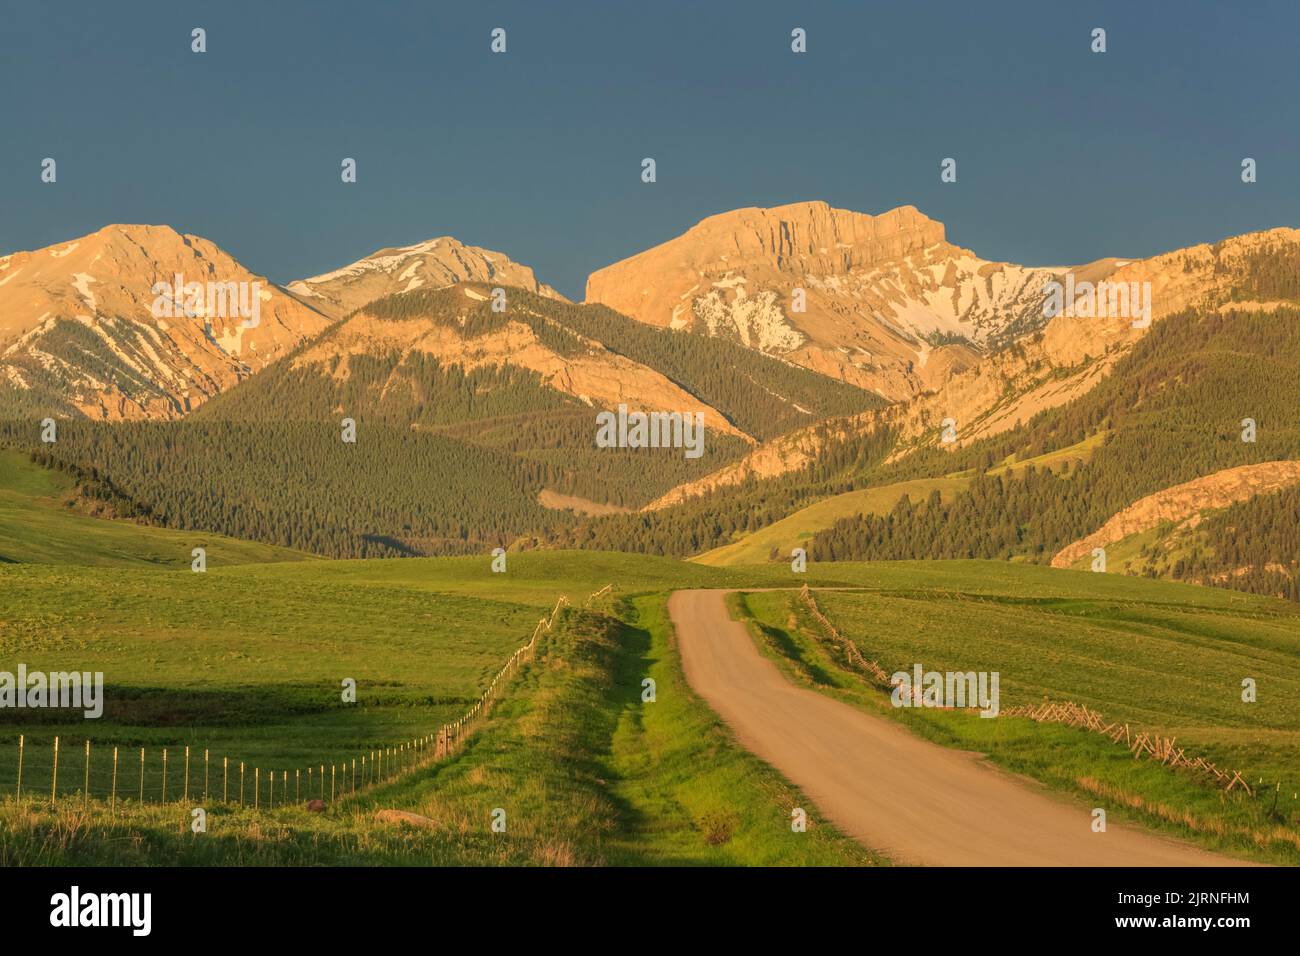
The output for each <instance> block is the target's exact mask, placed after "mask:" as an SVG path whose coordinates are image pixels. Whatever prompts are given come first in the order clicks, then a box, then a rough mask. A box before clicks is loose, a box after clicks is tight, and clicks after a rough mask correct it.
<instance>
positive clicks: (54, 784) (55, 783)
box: [50, 737, 59, 803]
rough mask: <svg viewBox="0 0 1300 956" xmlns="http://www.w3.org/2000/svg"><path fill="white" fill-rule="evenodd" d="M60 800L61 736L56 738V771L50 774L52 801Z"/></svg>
mask: <svg viewBox="0 0 1300 956" xmlns="http://www.w3.org/2000/svg"><path fill="white" fill-rule="evenodd" d="M58 800H59V738H58V737H55V738H54V773H53V774H51V776H50V803H58Z"/></svg>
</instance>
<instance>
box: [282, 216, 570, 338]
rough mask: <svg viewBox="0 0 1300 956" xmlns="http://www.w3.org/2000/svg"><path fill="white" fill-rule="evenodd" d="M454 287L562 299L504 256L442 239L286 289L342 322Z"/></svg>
mask: <svg viewBox="0 0 1300 956" xmlns="http://www.w3.org/2000/svg"><path fill="white" fill-rule="evenodd" d="M457 282H486V283H489V284H492V285H498V286H514V287H515V288H517V289H526V290H527V291H529V292H534V293H537V294H538V295H544V296H547V297H549V298H552V299H561V300H563V299H564V297H563V296H562V295H560V294H559V293H558V292H556V291H555V290H554V289H552V288H551V287H550V286H548V285H545V284H543V283H540V282H538V281H537V276H535V275H534V274H533V270H532V269H530V268H528V266H524V265H520V264H519V263H517V262H514V261H512V260H511V259H510V258H509V257H508V256H505V255H503V254H501V253H499V252H492V251H491V250H489V249H480V248H479V247H477V246H467V245H465V244H464V243H463V242H460V241H458V240H456V239H453V238H451V237H450V236H442V237H441V238H438V239H430V240H429V241H428V242H421V243H418V244H417V245H414V246H400V247H396V248H391V249H380V250H379V251H378V252H376V253H374V254H372V255H369V256H366V258H364V259H361V260H359V261H357V262H354V263H352V264H351V265H348V266H344V267H343V268H342V269H336V270H334V271H333V272H327V273H325V274H324V275H318V276H313V277H312V278H310V279H299V280H298V281H296V282H290V283H289V285H288V289H289V291H290V292H292V293H294V295H297V296H300V297H301V298H302V300H303V301H304V302H307V303H309V304H310V305H311V306H312V307H313V308H315V309H317V310H319V311H321V312H324V313H325V314H326V315H328V316H331V317H332V318H342V317H343V316H345V315H348V314H350V313H352V312H353V311H355V310H356V309H359V308H361V307H362V306H363V305H366V304H367V303H369V302H373V301H375V300H376V299H380V298H383V297H384V296H387V295H393V294H394V293H398V292H411V291H413V290H415V289H441V288H444V287H446V286H449V285H453V284H455V283H457Z"/></svg>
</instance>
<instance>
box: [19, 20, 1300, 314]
mask: <svg viewBox="0 0 1300 956" xmlns="http://www.w3.org/2000/svg"><path fill="white" fill-rule="evenodd" d="M2 6H3V10H2V11H0V91H3V97H4V102H5V109H4V112H3V116H2V118H0V130H3V138H2V139H0V253H7V252H12V251H15V250H18V249H31V248H37V247H40V246H44V245H48V244H51V243H54V242H58V241H62V240H64V239H68V238H71V237H73V236H77V235H81V234H84V233H87V232H91V231H93V230H95V229H98V228H100V227H101V226H103V225H105V224H106V223H110V222H149V223H167V224H169V225H172V226H174V227H176V228H177V229H179V230H181V231H184V232H191V233H196V234H199V235H202V236H205V237H207V238H209V239H212V240H213V241H215V242H217V243H218V244H219V245H221V246H222V247H224V248H225V249H227V250H228V251H229V252H231V253H232V254H233V255H235V256H236V257H237V258H239V259H240V260H241V261H243V262H244V263H245V264H246V265H247V266H249V267H250V268H253V269H255V270H257V271H259V272H264V273H266V274H268V275H269V276H270V277H271V278H272V279H274V280H276V281H279V282H288V281H290V280H292V279H295V278H300V277H302V276H305V275H311V274H315V273H320V272H324V271H327V270H330V269H334V268H337V267H339V266H341V265H344V264H345V263H348V262H351V261H353V260H355V259H358V258H360V257H361V256H364V255H367V254H369V253H370V252H372V251H374V250H375V249H378V248H381V247H384V246H391V245H406V244H410V243H414V242H419V241H422V240H424V239H428V238H431V237H433V236H437V235H453V236H456V237H457V238H459V239H461V240H463V241H465V242H469V243H473V244H476V245H482V246H486V247H488V248H490V249H496V250H499V251H502V252H505V253H506V254H508V255H510V256H511V257H512V258H514V259H516V260H518V261H520V262H523V263H526V264H528V265H531V266H533V267H534V268H535V269H536V270H537V272H538V275H539V277H540V278H542V279H543V280H544V281H547V282H550V283H551V284H553V285H555V286H557V287H558V288H559V289H560V290H561V291H563V292H565V293H567V294H569V295H571V296H578V297H580V296H581V294H582V292H583V286H584V282H585V279H586V276H587V274H588V273H590V272H591V271H593V270H594V269H597V268H599V267H601V266H604V265H607V264H608V263H610V262H613V261H616V260H618V259H620V258H623V257H625V256H627V255H630V254H632V253H634V252H637V251H639V250H641V249H644V248H646V247H648V246H651V245H654V244H656V243H658V242H662V241H664V240H666V239H669V238H671V237H673V236H675V235H677V234H679V233H680V232H682V231H684V230H685V229H686V228H688V227H689V226H691V225H692V224H694V223H695V222H697V221H699V220H700V219H701V218H703V217H705V216H708V215H711V214H713V213H716V212H721V211H724V210H727V209H732V208H736V207H739V206H753V205H776V204H780V203H786V202H794V201H800V200H808V199H823V200H826V201H827V202H829V203H831V204H832V205H835V206H840V207H845V208H849V209H855V210H859V211H862V212H869V213H877V212H882V211H884V210H886V209H890V208H892V207H894V206H897V205H900V204H904V203H910V204H913V205H915V206H917V207H919V208H920V209H921V210H922V211H924V212H925V213H927V214H928V215H930V216H932V217H933V218H936V219H939V220H941V221H943V222H944V223H945V224H946V225H947V229H948V238H949V240H950V241H953V242H955V243H958V244H959V245H963V246H966V247H968V248H971V249H974V250H975V251H976V252H977V253H978V254H980V255H982V256H984V257H985V258H990V259H1007V260H1011V261H1015V262H1023V263H1027V264H1061V263H1071V262H1084V261H1088V260H1091V259H1095V258H1098V257H1100V256H1104V255H1119V256H1143V255H1149V254H1153V253H1156V252H1160V251H1164V250H1166V249H1170V248H1176V247H1178V246H1183V245H1189V244H1192V243H1195V242H1202V241H1214V240H1217V239H1220V238H1222V237H1224V236H1227V235H1233V234H1236V233H1240V232H1246V231H1250V230H1253V229H1262V228H1268V227H1272V226H1279V225H1289V226H1300V182H1298V178H1300V65H1298V63H1300V61H1298V60H1297V57H1296V55H1295V41H1296V37H1297V36H1300V4H1296V3H1295V2H1294V0H1285V2H1272V3H1270V2H1252V3H1250V4H1249V5H1240V6H1239V5H1235V4H1228V3H1200V2H1180V3H1173V2H1154V0H1150V2H1143V3H1132V2H1121V3H1095V2H1089V3H1074V4H1063V3H1049V2H1024V3H1020V2H989V3H979V4H973V3H969V2H965V3H946V2H944V3H938V2H936V3H925V2H910V3H897V4H885V3H851V2H845V0H840V2H838V3H821V2H809V0H801V2H787V3H776V2H761V0H749V2H702V0H694V2H676V0H654V2H650V0H643V2H640V3H628V2H618V0H604V2H586V0H571V2H561V0H547V2H541V0H530V2H523V3H492V2H472V3H454V4H453V3H441V2H423V3H402V2H384V0H371V2H365V3H362V2H355V3H343V2H336V0H316V2H297V0H275V2H269V0H260V2H241V0H226V2H221V3H216V2H209V3H187V2H177V0H169V2H153V0H136V2H130V3H111V4H110V3H103V2H94V3H89V2H87V3H80V2H77V3H66V2H57V3H55V2H51V3H37V2H28V3H18V2H16V0H3V3H2ZM195 26H202V27H204V28H206V30H207V32H208V52H207V53H206V54H203V55H197V54H194V53H192V52H191V51H190V30H191V29H192V28H193V27H195ZM498 26H499V27H503V28H505V29H506V30H507V38H508V51H507V52H506V53H505V54H504V55H493V54H492V53H491V52H490V51H489V39H490V38H489V34H490V31H491V30H492V28H494V27H498ZM796 26H800V27H803V28H805V29H806V30H807V32H808V52H807V53H806V54H804V55H795V54H793V53H791V52H790V39H789V37H790V30H791V29H792V28H793V27H796ZM1094 27H1104V28H1105V29H1106V30H1107V44H1108V52H1106V53H1105V54H1093V53H1091V52H1090V50H1089V43H1090V33H1091V30H1092V29H1093V28H1094ZM46 156H51V157H54V158H55V159H56V160H57V161H58V174H59V176H58V178H59V181H58V183H57V184H54V185H47V184H42V183H41V182H40V179H39V173H40V162H41V160H42V159H43V158H44V157H46ZM345 156H347V157H355V158H356V159H357V162H358V172H359V177H358V178H359V181H358V182H357V183H356V184H354V185H344V184H343V183H341V182H340V178H339V164H340V161H341V160H342V158H343V157H345ZM646 156H652V157H654V158H655V160H656V162H657V164H658V182H656V183H654V184H652V185H646V184H643V183H642V182H641V179H640V162H641V159H642V158H643V157H646ZM948 156H951V157H954V158H956V159H957V162H958V178H957V182H956V183H954V184H942V183H940V181H939V163H940V161H941V160H942V159H943V158H944V157H948ZM1246 156H1250V157H1253V158H1255V159H1256V160H1257V162H1258V170H1259V173H1258V175H1259V181H1258V182H1257V183H1255V184H1253V185H1244V184H1243V183H1242V182H1241V180H1240V163H1241V160H1242V158H1243V157H1246Z"/></svg>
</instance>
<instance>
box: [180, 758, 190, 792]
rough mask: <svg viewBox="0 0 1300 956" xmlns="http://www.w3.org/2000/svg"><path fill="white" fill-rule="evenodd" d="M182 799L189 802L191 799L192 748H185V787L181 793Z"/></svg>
mask: <svg viewBox="0 0 1300 956" xmlns="http://www.w3.org/2000/svg"><path fill="white" fill-rule="evenodd" d="M181 799H182V800H186V801H188V800H189V799H190V748H189V746H188V745H187V746H186V747H185V785H184V788H183V790H182V792H181Z"/></svg>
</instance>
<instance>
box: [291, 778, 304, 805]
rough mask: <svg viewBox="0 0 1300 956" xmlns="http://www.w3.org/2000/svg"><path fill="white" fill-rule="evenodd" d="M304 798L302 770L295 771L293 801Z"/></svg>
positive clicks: (296, 801)
mask: <svg viewBox="0 0 1300 956" xmlns="http://www.w3.org/2000/svg"><path fill="white" fill-rule="evenodd" d="M301 799H302V770H295V771H294V772H293V802H294V803H298V802H299V801H300V800H301Z"/></svg>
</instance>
